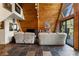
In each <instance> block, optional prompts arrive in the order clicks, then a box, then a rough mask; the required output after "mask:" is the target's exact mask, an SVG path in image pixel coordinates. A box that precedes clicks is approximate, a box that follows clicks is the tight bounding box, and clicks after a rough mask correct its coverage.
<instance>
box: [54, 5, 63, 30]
mask: <svg viewBox="0 0 79 59" xmlns="http://www.w3.org/2000/svg"><path fill="white" fill-rule="evenodd" d="M62 6H63V4H62V3H61V6H60V9H59V13H58V17H57V20H56V23H55V29H54V32H55V31H56V28H57V24H58V22H59V17H60V14H61V10H62Z"/></svg>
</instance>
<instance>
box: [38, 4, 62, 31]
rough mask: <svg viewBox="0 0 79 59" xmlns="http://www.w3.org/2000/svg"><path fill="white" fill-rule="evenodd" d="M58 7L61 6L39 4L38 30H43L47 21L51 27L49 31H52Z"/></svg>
mask: <svg viewBox="0 0 79 59" xmlns="http://www.w3.org/2000/svg"><path fill="white" fill-rule="evenodd" d="M60 5H61V4H56V3H55V4H54V3H53V4H52V3H40V4H39V20H38V28H39V29H44V23H45V22H46V21H48V22H49V23H50V25H51V30H52V31H54V28H55V23H56V20H57V17H58V13H59V9H60Z"/></svg>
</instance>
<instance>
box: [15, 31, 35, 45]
mask: <svg viewBox="0 0 79 59" xmlns="http://www.w3.org/2000/svg"><path fill="white" fill-rule="evenodd" d="M35 37H36V36H35V34H34V33H30V32H26V33H23V32H16V33H15V34H14V38H15V41H16V43H32V44H33V43H34V41H35Z"/></svg>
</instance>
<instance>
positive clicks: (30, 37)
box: [24, 32, 36, 43]
mask: <svg viewBox="0 0 79 59" xmlns="http://www.w3.org/2000/svg"><path fill="white" fill-rule="evenodd" d="M35 37H36V36H35V33H30V32H26V33H24V42H25V43H34V41H35Z"/></svg>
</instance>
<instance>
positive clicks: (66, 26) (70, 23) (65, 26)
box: [61, 19, 74, 46]
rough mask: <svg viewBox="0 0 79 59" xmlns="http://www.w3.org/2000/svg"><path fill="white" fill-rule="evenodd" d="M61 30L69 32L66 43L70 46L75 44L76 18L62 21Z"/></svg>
mask: <svg viewBox="0 0 79 59" xmlns="http://www.w3.org/2000/svg"><path fill="white" fill-rule="evenodd" d="M61 32H65V33H67V39H66V43H67V44H68V45H70V46H73V44H74V43H73V42H74V38H73V37H74V36H73V33H74V19H69V20H67V21H63V22H62V23H61Z"/></svg>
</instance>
